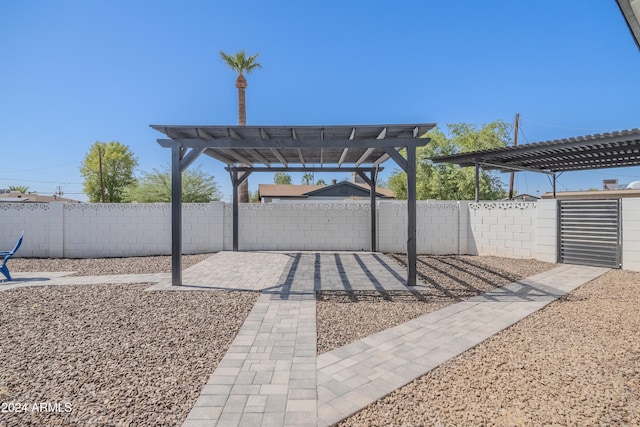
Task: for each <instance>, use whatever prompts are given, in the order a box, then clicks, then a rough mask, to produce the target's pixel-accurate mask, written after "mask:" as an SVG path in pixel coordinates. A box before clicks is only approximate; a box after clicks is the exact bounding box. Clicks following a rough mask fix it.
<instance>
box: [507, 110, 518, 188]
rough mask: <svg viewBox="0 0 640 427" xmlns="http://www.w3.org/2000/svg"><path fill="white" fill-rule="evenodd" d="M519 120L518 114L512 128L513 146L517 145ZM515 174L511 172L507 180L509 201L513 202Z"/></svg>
mask: <svg viewBox="0 0 640 427" xmlns="http://www.w3.org/2000/svg"><path fill="white" fill-rule="evenodd" d="M519 120H520V114H519V113H516V122H515V125H514V126H513V146H514V147H515V146H517V145H518V121H519ZM515 175H516V173H515V172H513V171H512V172H511V178H510V179H509V200H513V181H514V177H515Z"/></svg>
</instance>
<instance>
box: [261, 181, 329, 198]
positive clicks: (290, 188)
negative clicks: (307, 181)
mask: <svg viewBox="0 0 640 427" xmlns="http://www.w3.org/2000/svg"><path fill="white" fill-rule="evenodd" d="M322 187H326V186H325V185H292V184H260V185H258V192H259V193H260V197H302V196H304V195H306V194H307V193H308V192H310V191H314V190H318V189H320V188H322Z"/></svg>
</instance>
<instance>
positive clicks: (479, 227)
mask: <svg viewBox="0 0 640 427" xmlns="http://www.w3.org/2000/svg"><path fill="white" fill-rule="evenodd" d="M377 206H378V215H377V218H378V222H377V237H378V250H379V251H382V252H404V251H405V250H406V243H407V209H406V202H402V201H379V202H378V205H377ZM557 215H558V213H557V203H556V201H555V200H539V201H538V202H481V203H474V202H457V201H419V202H418V203H417V224H416V226H417V241H416V246H417V250H418V253H420V254H472V255H498V256H505V257H511V258H535V259H539V260H542V261H548V262H556V260H557V227H558V225H557V224H558V223H557V221H558V217H557ZM239 219H240V242H239V246H240V249H241V250H348V251H358V250H365V251H366V250H369V248H370V242H369V239H370V206H369V202H368V201H350V202H334V203H320V202H310V203H305V202H299V203H273V204H262V205H258V204H252V205H241V207H240V211H239ZM22 230H24V231H25V238H24V242H23V245H22V247H21V248H20V251H19V252H18V256H21V257H38V258H48V257H52V258H62V257H66V258H89V257H123V256H144V255H163V254H164V255H166V254H170V253H171V206H170V205H169V204H166V203H157V204H88V203H81V204H66V203H62V202H55V203H49V204H39V203H37V204H36V203H33V204H13V203H0V250H5V249H10V248H12V247H13V245H14V244H15V242H16V240H17V238H18V236H19V234H20V232H21V231H22ZM622 235H623V242H622V247H623V254H622V258H623V268H624V269H627V270H635V271H640V199H623V200H622ZM231 246H232V224H231V205H228V204H224V203H222V202H213V203H204V204H185V205H183V250H184V253H206V252H216V251H220V250H223V249H224V250H230V249H231Z"/></svg>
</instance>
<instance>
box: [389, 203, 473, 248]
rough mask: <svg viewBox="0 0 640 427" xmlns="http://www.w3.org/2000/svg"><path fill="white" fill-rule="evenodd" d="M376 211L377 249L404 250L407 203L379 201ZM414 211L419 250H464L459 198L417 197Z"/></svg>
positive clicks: (464, 241)
mask: <svg viewBox="0 0 640 427" xmlns="http://www.w3.org/2000/svg"><path fill="white" fill-rule="evenodd" d="M378 212H379V214H378V250H379V251H381V252H405V251H406V250H407V217H408V214H407V203H406V202H404V201H381V202H378ZM416 215H417V217H416V250H417V253H418V254H431V255H448V254H458V253H466V236H465V238H464V239H461V238H460V227H459V223H460V202H456V201H418V202H417V203H416ZM461 242H462V244H461ZM461 251H462V252H461Z"/></svg>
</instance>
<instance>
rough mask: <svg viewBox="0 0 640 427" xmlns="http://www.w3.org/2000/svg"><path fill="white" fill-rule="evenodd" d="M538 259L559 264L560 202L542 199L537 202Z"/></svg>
mask: <svg viewBox="0 0 640 427" xmlns="http://www.w3.org/2000/svg"><path fill="white" fill-rule="evenodd" d="M536 210H537V212H538V214H537V233H536V239H537V242H536V246H537V250H536V253H537V255H536V259H539V260H540V261H546V262H558V201H557V200H553V199H546V200H545V199H541V200H538V201H537V202H536Z"/></svg>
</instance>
